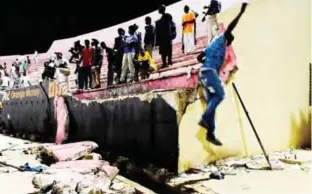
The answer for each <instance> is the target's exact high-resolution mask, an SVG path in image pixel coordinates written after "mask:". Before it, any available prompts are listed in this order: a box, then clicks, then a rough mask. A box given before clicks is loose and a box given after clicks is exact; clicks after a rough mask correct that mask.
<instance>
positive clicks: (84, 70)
mask: <svg viewBox="0 0 312 194" xmlns="http://www.w3.org/2000/svg"><path fill="white" fill-rule="evenodd" d="M184 11H185V15H184V16H183V18H182V19H183V24H182V26H183V29H184V31H183V33H184V36H183V45H184V47H183V50H184V52H185V53H186V54H189V53H192V52H194V51H195V43H196V38H195V36H196V34H195V32H196V30H195V26H196V17H197V16H198V14H197V13H195V12H194V11H190V8H189V7H188V6H185V8H184ZM158 12H159V13H160V14H161V18H160V19H159V20H158V21H156V22H155V26H154V25H153V24H152V23H153V21H152V18H151V17H149V16H147V17H146V18H145V24H146V26H145V36H144V37H142V35H141V32H140V31H139V28H138V26H137V25H136V24H133V25H130V26H129V27H128V29H127V31H126V30H125V29H122V28H119V29H118V30H117V33H118V36H117V37H116V38H115V40H114V45H113V47H112V48H110V47H108V46H107V45H106V43H105V42H100V41H99V40H97V39H92V40H91V41H90V40H85V41H84V44H83V45H81V43H80V41H76V42H74V45H73V47H72V48H70V50H69V52H70V53H71V57H70V59H69V61H68V62H67V63H73V64H76V69H75V74H76V75H77V77H76V80H77V81H76V84H77V88H78V92H82V91H84V90H88V89H95V88H99V87H101V80H100V74H101V66H102V64H103V59H104V54H106V58H107V65H108V68H107V70H108V72H107V86H111V85H113V84H122V83H127V82H128V83H131V82H137V81H139V80H140V79H141V80H144V79H147V78H149V75H150V73H151V72H153V71H156V70H158V69H160V68H164V67H168V66H171V65H172V40H173V39H175V38H176V35H177V34H176V25H175V23H174V21H173V19H172V16H171V15H170V14H169V13H166V7H165V6H164V5H161V6H160V7H159V9H158ZM156 46H158V47H159V53H160V55H161V59H162V64H159V65H156V64H155V62H154V60H153V50H154V49H155V47H156ZM54 67H55V68H56V69H57V66H54V65H53V68H54ZM53 68H50V67H49V66H48V65H46V69H47V72H56V70H55V69H54V70H53ZM49 69H50V70H49ZM66 74H67V72H66Z"/></svg>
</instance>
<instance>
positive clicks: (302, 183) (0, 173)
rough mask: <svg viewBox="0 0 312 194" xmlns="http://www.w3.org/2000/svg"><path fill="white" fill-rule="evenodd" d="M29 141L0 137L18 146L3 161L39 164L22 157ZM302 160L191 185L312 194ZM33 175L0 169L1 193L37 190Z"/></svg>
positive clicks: (229, 192) (236, 193)
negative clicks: (299, 163)
mask: <svg viewBox="0 0 312 194" xmlns="http://www.w3.org/2000/svg"><path fill="white" fill-rule="evenodd" d="M25 142H27V141H24V140H20V139H15V138H11V137H6V136H3V135H0V151H1V150H2V149H5V148H7V147H10V146H12V145H15V144H17V146H16V147H13V148H12V149H10V150H7V151H4V152H2V156H0V161H5V162H7V163H10V164H14V165H17V166H21V165H23V164H24V163H25V162H29V163H31V164H32V165H39V163H37V162H36V160H35V158H34V156H33V155H25V154H21V152H20V151H16V150H20V149H21V148H23V147H25V146H27V145H28V144H27V143H25ZM296 153H297V155H298V158H299V159H300V160H304V161H309V160H310V162H308V163H307V164H305V170H304V169H302V166H298V165H289V166H288V167H287V168H285V169H284V170H276V171H266V170H262V171H261V170H255V171H254V170H252V171H249V172H245V171H244V172H241V173H237V174H236V175H226V177H225V179H223V180H207V181H201V182H197V183H195V184H192V185H190V187H192V188H196V189H195V190H197V191H198V193H220V194H244V193H248V194H277V193H283V194H288V193H289V194H309V193H312V166H311V160H312V152H311V151H296ZM33 176H34V173H32V172H18V171H17V170H14V169H12V168H8V167H0V193H1V194H2V193H3V194H7V193H11V194H27V193H31V192H33V191H34V188H33V185H32V179H33Z"/></svg>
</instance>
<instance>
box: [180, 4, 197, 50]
mask: <svg viewBox="0 0 312 194" xmlns="http://www.w3.org/2000/svg"><path fill="white" fill-rule="evenodd" d="M184 12H185V14H184V15H183V18H182V26H183V45H184V52H185V53H186V54H187V53H192V52H194V51H195V37H194V31H195V28H194V27H195V22H196V16H195V13H194V12H192V11H190V8H189V7H188V6H187V5H186V6H185V7H184Z"/></svg>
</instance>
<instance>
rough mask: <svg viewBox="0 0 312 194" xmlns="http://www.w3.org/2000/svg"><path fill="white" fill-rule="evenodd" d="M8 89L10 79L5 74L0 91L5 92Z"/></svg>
mask: <svg viewBox="0 0 312 194" xmlns="http://www.w3.org/2000/svg"><path fill="white" fill-rule="evenodd" d="M9 87H10V78H9V76H8V74H5V75H4V76H3V77H2V84H1V89H2V90H5V89H7V88H9Z"/></svg>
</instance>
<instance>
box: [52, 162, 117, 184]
mask: <svg viewBox="0 0 312 194" xmlns="http://www.w3.org/2000/svg"><path fill="white" fill-rule="evenodd" d="M54 169H56V170H64V169H71V170H75V171H76V172H79V173H81V174H88V173H92V172H93V173H94V172H99V171H101V172H104V173H105V174H106V176H107V177H109V178H110V179H114V177H115V176H116V175H117V174H118V172H119V170H118V168H116V167H113V166H110V165H109V163H108V162H106V161H104V160H77V161H66V162H58V163H55V164H52V165H51V167H50V170H54Z"/></svg>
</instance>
